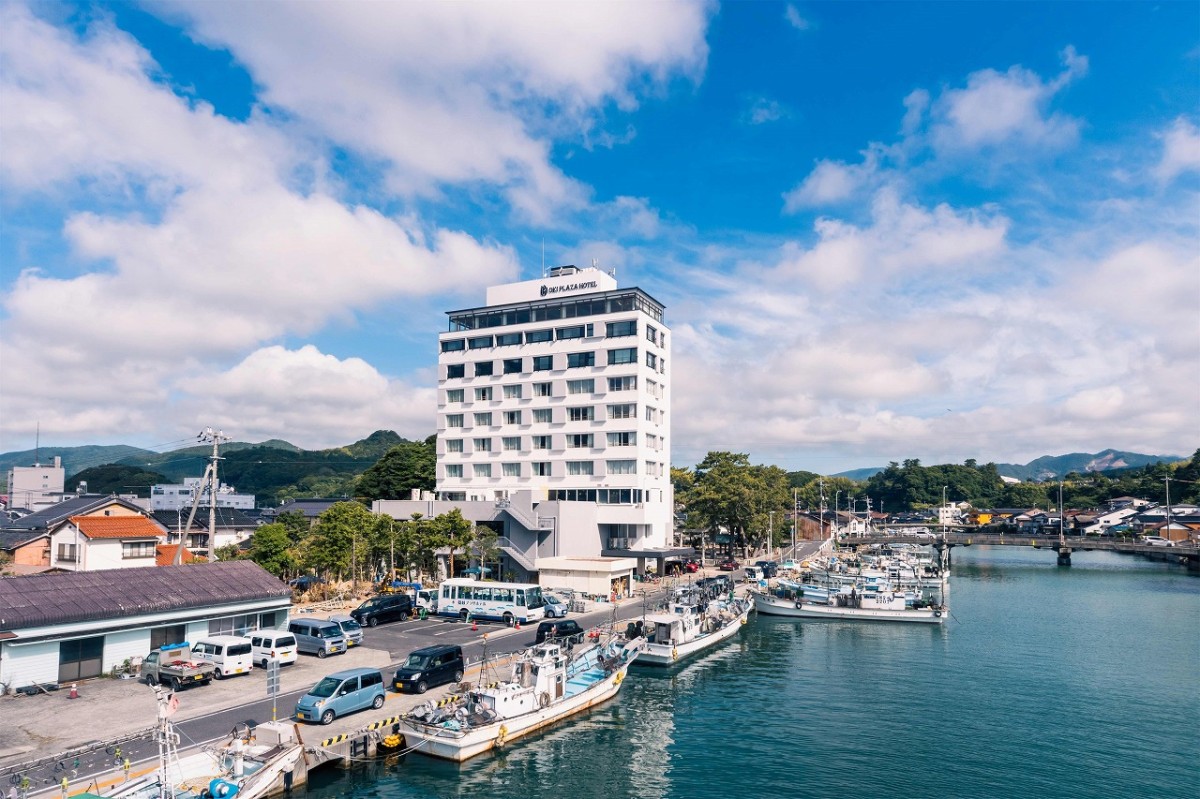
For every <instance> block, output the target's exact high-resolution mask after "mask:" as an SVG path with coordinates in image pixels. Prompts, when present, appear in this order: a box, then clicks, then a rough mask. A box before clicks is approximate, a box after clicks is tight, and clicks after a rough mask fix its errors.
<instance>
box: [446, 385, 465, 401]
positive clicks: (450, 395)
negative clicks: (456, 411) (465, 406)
mask: <svg viewBox="0 0 1200 799" xmlns="http://www.w3.org/2000/svg"><path fill="white" fill-rule="evenodd" d="M464 396H465V395H464V393H463V389H461V388H452V389H450V390H448V391H447V392H446V402H462V401H463V397H464Z"/></svg>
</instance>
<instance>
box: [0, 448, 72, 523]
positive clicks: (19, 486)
mask: <svg viewBox="0 0 1200 799" xmlns="http://www.w3.org/2000/svg"><path fill="white" fill-rule="evenodd" d="M65 481H66V471H65V470H64V469H63V465H62V458H59V457H55V459H54V464H53V465H52V466H48V465H43V464H35V465H33V466H13V467H12V468H11V469H9V470H8V507H9V508H13V509H20V510H27V511H35V510H39V509H41V508H44V507H46V506H47V505H51V504H54V503H55V502H58V501H60V500H61V499H62V495H63V484H64V483H65Z"/></svg>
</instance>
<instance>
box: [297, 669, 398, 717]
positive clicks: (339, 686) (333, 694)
mask: <svg viewBox="0 0 1200 799" xmlns="http://www.w3.org/2000/svg"><path fill="white" fill-rule="evenodd" d="M385 694H386V692H385V690H384V687H383V675H382V674H381V673H380V672H379V669H346V670H345V671H338V672H335V673H333V674H330V675H329V676H328V677H326V678H324V679H323V680H321V681H320V682H319V683H317V684H316V685H314V686H313V687H312V688H310V689H309V691H308V693H306V694H305V695H304V696H302V697H300V701H299V702H297V703H296V718H298V719H300V720H301V721H320V722H321V723H322V724H331V723H333V720H334V719H335V718H337V717H339V716H345V715H346V714H347V713H354V712H357V711H359V710H365V709H367V708H368V707H373V708H375V709H376V710H378V709H379V708H381V707H383V703H384V700H385V699H386V698H387V697H386V695H385Z"/></svg>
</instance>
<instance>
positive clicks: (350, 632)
mask: <svg viewBox="0 0 1200 799" xmlns="http://www.w3.org/2000/svg"><path fill="white" fill-rule="evenodd" d="M329 620H330V621H331V622H333V623H334V624H336V625H337V626H338V627H341V628H342V636H343V637H344V638H345V639H346V648H347V649H349V648H350V647H352V646H358V645H359V644H361V643H362V639H363V630H362V625H361V624H359V623H358V622H356V621H355V620H354V618H353V617H352V616H347V615H346V614H344V613H336V614H334V615H332V616H330V617H329Z"/></svg>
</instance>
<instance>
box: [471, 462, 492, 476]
mask: <svg viewBox="0 0 1200 799" xmlns="http://www.w3.org/2000/svg"><path fill="white" fill-rule="evenodd" d="M471 470H472V471H473V472H474V473H475V476H476V477H491V476H492V464H490V463H477V464H475V465H474V466H472V467H471Z"/></svg>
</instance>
